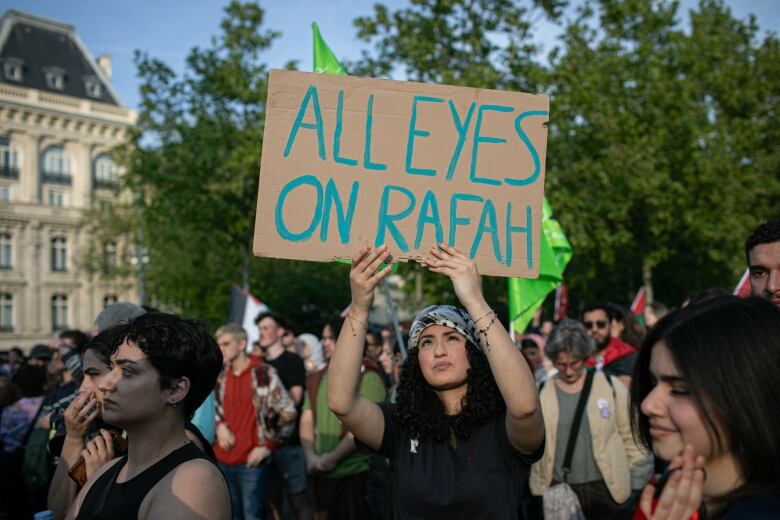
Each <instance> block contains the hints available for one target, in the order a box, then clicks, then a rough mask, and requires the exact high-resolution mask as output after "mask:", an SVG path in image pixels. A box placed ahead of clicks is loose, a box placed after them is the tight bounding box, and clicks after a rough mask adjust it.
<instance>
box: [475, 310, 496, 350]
mask: <svg viewBox="0 0 780 520" xmlns="http://www.w3.org/2000/svg"><path fill="white" fill-rule="evenodd" d="M490 314H492V315H493V317H492V318H491V319H490V323H488V324H487V325H486V326H485V328H484V329H479V331H478V332H479V333H480V334H482V335H483V336H484V337H485V348H486V349H487V350H488V352H490V343H489V342H488V339H487V333H488V330H489V329H490V327H491V326H492V325H493V324H494V323H495V322H496V312H495V311H492V310H491V311H490V312H489V313H487V314H485V316H488V315H490ZM485 316H482V318H484V317H485ZM482 318H480V320H481V319H482ZM477 321H479V320H477ZM474 323H476V322H474Z"/></svg>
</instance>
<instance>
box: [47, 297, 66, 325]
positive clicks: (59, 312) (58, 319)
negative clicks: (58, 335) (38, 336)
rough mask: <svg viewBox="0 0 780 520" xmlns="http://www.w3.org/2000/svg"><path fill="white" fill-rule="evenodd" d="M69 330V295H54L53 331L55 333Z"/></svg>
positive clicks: (52, 310)
mask: <svg viewBox="0 0 780 520" xmlns="http://www.w3.org/2000/svg"><path fill="white" fill-rule="evenodd" d="M67 328H68V295H67V294H52V296H51V329H52V330H53V331H58V330H64V329H67Z"/></svg>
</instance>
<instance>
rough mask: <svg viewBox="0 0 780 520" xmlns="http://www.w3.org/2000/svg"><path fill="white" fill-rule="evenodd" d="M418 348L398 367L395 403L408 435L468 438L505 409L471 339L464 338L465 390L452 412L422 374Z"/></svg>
mask: <svg viewBox="0 0 780 520" xmlns="http://www.w3.org/2000/svg"><path fill="white" fill-rule="evenodd" d="M417 352H418V349H417V348H414V349H412V350H410V351H409V355H408V356H407V357H406V360H405V361H404V364H403V366H402V367H401V380H400V382H399V384H398V400H397V406H396V417H397V419H398V424H399V425H400V426H401V428H403V429H404V430H406V431H407V432H408V433H409V436H410V437H412V438H416V439H433V440H435V441H436V442H444V441H445V440H447V439H449V438H450V436H451V435H452V434H455V436H456V437H458V438H460V439H468V438H469V437H470V436H471V434H472V433H473V432H474V431H475V430H476V429H477V428H478V427H480V426H481V425H483V424H485V423H486V422H489V421H491V420H493V419H495V418H497V417H499V416H500V415H501V414H502V413H503V412H504V411H505V410H506V404H505V403H504V398H503V397H501V393H500V392H499V390H498V386H497V385H496V380H495V379H494V378H493V372H492V371H491V370H490V365H489V364H488V361H487V358H486V357H485V355H484V354H483V353H482V352H480V351H479V349H477V347H476V346H474V344H472V343H471V342H470V341H467V342H466V355H467V357H468V360H469V365H470V368H469V369H468V371H467V373H466V374H467V384H468V390H467V391H466V396H465V397H464V398H463V400H464V402H463V403H462V404H463V407H462V408H461V411H460V413H459V414H458V415H455V416H448V415H447V414H446V413H445V412H444V406H443V405H442V402H441V400H440V399H439V397H438V396H437V395H436V392H435V391H434V390H433V388H432V387H431V385H429V384H428V382H427V381H426V380H425V377H424V376H423V373H422V369H421V368H420V363H419V360H418V359H417Z"/></svg>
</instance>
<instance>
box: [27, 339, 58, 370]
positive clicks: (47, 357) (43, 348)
mask: <svg viewBox="0 0 780 520" xmlns="http://www.w3.org/2000/svg"><path fill="white" fill-rule="evenodd" d="M52 357H54V352H53V351H52V349H51V348H50V347H49V346H48V345H44V344H42V343H41V344H38V345H34V346H33V348H32V350H30V356H29V357H28V358H27V364H28V365H33V366H39V367H46V366H48V365H49V361H51V358H52Z"/></svg>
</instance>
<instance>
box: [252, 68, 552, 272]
mask: <svg viewBox="0 0 780 520" xmlns="http://www.w3.org/2000/svg"><path fill="white" fill-rule="evenodd" d="M548 114H549V98H548V97H547V96H543V95H533V94H524V93H517V92H504V91H497V90H486V89H474V88H467V87H452V86H446V85H431V84H421V83H413V82H402V81H389V80H378V79H370V78H356V77H349V76H331V75H322V74H313V73H305V72H295V71H287V70H273V71H271V74H270V78H269V88H268V100H267V107H266V120H265V133H264V138H263V150H262V159H261V166H260V181H259V186H258V197H257V216H256V221H255V234H254V246H253V251H254V254H255V255H257V256H266V257H274V258H289V259H300V260H314V261H331V260H334V259H337V258H349V257H350V256H351V255H352V254H353V253H354V251H355V250H356V249H357V248H358V247H359V246H361V245H364V244H371V245H381V244H387V245H388V246H389V247H390V250H391V252H392V254H393V257H394V258H395V259H396V260H402V261H403V260H414V259H416V258H419V257H420V256H421V255H422V254H425V253H426V252H427V251H428V249H429V248H430V247H431V246H432V245H433V244H435V243H437V242H447V243H449V244H451V245H454V246H455V247H457V248H458V249H460V250H461V251H463V252H464V253H465V254H467V255H469V257H471V258H474V259H475V261H476V262H477V265H478V267H479V270H480V272H481V273H483V274H487V275H496V276H521V277H529V278H534V277H536V276H537V275H538V272H539V239H540V232H541V219H542V199H543V196H544V167H545V152H546V147H547V127H546V122H547V120H548Z"/></svg>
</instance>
